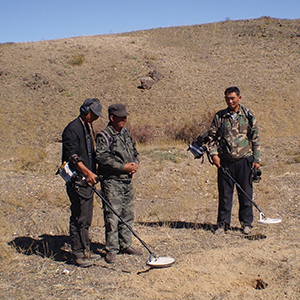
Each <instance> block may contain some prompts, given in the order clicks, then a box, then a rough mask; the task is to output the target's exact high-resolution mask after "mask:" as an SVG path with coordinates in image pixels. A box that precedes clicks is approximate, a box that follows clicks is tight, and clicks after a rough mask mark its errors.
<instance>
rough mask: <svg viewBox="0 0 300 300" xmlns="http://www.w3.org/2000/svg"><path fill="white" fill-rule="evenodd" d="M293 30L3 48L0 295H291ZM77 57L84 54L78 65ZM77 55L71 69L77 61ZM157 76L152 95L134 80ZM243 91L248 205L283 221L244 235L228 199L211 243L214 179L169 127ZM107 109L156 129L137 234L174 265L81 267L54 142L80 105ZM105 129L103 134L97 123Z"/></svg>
mask: <svg viewBox="0 0 300 300" xmlns="http://www.w3.org/2000/svg"><path fill="white" fill-rule="evenodd" d="M299 22H300V20H277V19H272V18H268V17H264V18H260V19H257V20H243V21H226V22H220V23H212V24H205V25H196V26H187V27H178V28H165V29H164V28H160V29H154V30H150V31H141V32H133V33H126V34H122V35H108V36H94V37H78V38H72V39H64V40H55V41H42V42H38V43H24V44H0V62H1V65H0V86H1V91H0V99H1V107H0V141H1V147H0V156H1V165H0V212H1V213H0V237H1V240H0V297H1V299H178V300H181V299H211V300H212V299H214V300H216V299H218V300H220V299H223V300H224V299H299V298H300V289H299V285H300V280H299V273H300V263H299V259H298V252H299V246H300V241H299V236H300V228H299V221H300V220H299V215H300V214H299V213H300V208H299V191H300V181H299V179H300V164H299V162H300V152H299V142H300V140H299V130H300V124H299V122H298V120H299V118H300V111H299V96H300V92H299V83H300V77H299V74H300V73H299V68H300V65H299V55H300V47H299V45H300V23H299ZM78 55H79V56H78ZM81 55H83V57H84V58H85V60H84V62H83V64H79V62H78V61H76V60H75V59H77V58H78V57H82V56H81ZM153 68H155V69H157V70H158V71H160V72H161V73H162V74H163V75H164V77H163V79H161V80H160V81H159V82H157V83H155V84H154V85H153V87H152V88H151V89H150V90H142V89H140V88H138V86H139V78H140V77H141V76H144V75H146V74H147V73H148V72H149V70H151V69H153ZM229 85H237V86H239V87H240V88H241V90H242V104H244V105H245V106H246V107H250V108H252V109H253V110H254V111H255V113H256V116H257V119H258V121H259V128H260V135H261V144H262V160H263V164H262V168H261V169H262V173H263V174H262V180H261V181H260V182H259V183H257V184H255V185H254V189H255V194H254V201H255V202H256V203H257V204H258V205H259V207H260V208H261V209H262V211H263V212H264V213H265V214H266V215H267V217H269V218H281V219H282V222H281V223H279V224H271V225H262V224H259V223H258V222H257V221H258V218H259V214H258V212H257V210H255V209H254V219H255V221H254V224H253V225H254V229H253V232H252V234H251V235H250V236H247V237H245V236H244V235H242V234H241V231H240V224H239V222H238V217H237V209H238V207H237V197H236V195H235V198H234V207H233V212H232V230H231V232H230V233H229V234H227V235H225V236H217V235H215V234H214V229H215V224H216V217H217V205H218V201H217V199H218V194H217V186H216V169H215V167H213V166H210V165H209V163H208V161H207V159H205V162H204V163H203V164H201V161H199V160H194V159H193V157H192V154H191V153H189V152H187V151H186V149H187V145H186V144H184V143H182V142H174V141H173V140H171V141H169V140H164V139H163V137H164V133H165V132H164V128H165V127H167V126H170V127H171V128H174V127H176V126H177V125H178V124H180V122H181V121H182V120H185V121H186V122H187V123H188V122H192V121H191V120H194V119H195V118H201V117H202V115H203V113H204V112H208V113H210V112H213V111H214V112H215V111H217V110H219V109H222V108H224V104H225V103H224V100H223V91H224V89H225V88H226V87H228V86H229ZM91 96H92V97H99V98H100V99H101V103H102V104H103V106H104V109H106V108H107V106H108V105H109V104H111V103H114V102H119V101H122V102H125V103H126V104H127V106H128V109H129V111H130V113H131V115H130V117H129V120H130V121H132V123H133V124H138V125H140V126H141V125H145V124H146V125H151V126H152V127H151V128H152V129H153V131H154V132H155V138H156V139H154V140H153V141H152V143H150V144H147V145H141V144H140V145H138V150H139V152H140V154H141V166H140V169H139V172H138V173H137V174H136V176H135V181H134V187H135V195H136V200H135V207H136V222H135V226H134V230H135V231H136V233H137V234H138V235H139V236H140V237H141V238H142V239H143V240H144V241H145V242H146V243H147V245H148V246H149V247H150V249H151V250H152V251H153V252H154V254H155V255H157V256H170V257H173V258H174V259H175V263H174V264H173V265H172V266H171V267H169V268H163V269H153V268H149V267H148V266H147V265H146V261H147V260H148V258H149V253H148V252H147V250H146V249H145V248H144V247H143V246H142V245H141V244H140V243H139V241H138V240H136V239H135V238H134V247H136V248H139V249H142V250H143V256H141V257H132V256H126V255H118V257H117V262H116V264H113V265H109V264H107V263H106V262H105V260H104V258H103V257H102V258H101V259H100V260H98V261H96V262H95V264H94V266H92V267H91V268H88V269H83V268H79V267H77V266H75V265H74V264H73V262H72V257H71V254H70V246H69V238H68V222H69V203H68V198H67V195H66V193H65V190H64V183H63V180H62V179H61V178H60V177H58V176H55V175H54V173H55V171H56V168H57V166H58V165H59V163H60V149H61V143H60V142H59V140H60V136H61V132H62V130H63V128H64V127H65V126H66V124H67V123H68V122H70V121H71V120H72V119H73V118H75V117H76V116H77V114H78V108H79V106H80V104H81V103H82V102H83V100H84V99H85V98H87V97H91ZM104 124H105V121H103V120H102V123H99V124H97V126H98V127H101V126H103V125H104ZM90 233H91V239H92V248H93V250H94V251H96V252H98V253H100V254H102V255H104V252H103V248H104V228H103V216H102V210H101V205H100V204H99V203H98V202H97V201H96V199H95V205H94V217H93V224H92V227H91V230H90Z"/></svg>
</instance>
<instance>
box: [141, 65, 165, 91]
mask: <svg viewBox="0 0 300 300" xmlns="http://www.w3.org/2000/svg"><path fill="white" fill-rule="evenodd" d="M163 77H164V76H163V75H162V74H161V73H160V72H159V71H157V70H151V71H150V72H149V73H148V74H147V75H146V76H143V77H141V78H140V82H141V85H140V86H139V88H142V89H146V90H149V89H151V87H152V85H153V84H154V83H155V82H157V81H159V80H161V79H162V78H163Z"/></svg>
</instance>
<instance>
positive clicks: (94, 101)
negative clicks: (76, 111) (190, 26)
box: [80, 98, 103, 117]
mask: <svg viewBox="0 0 300 300" xmlns="http://www.w3.org/2000/svg"><path fill="white" fill-rule="evenodd" d="M90 110H91V111H92V112H93V113H94V114H95V115H96V116H98V117H103V115H102V113H101V111H102V105H101V103H100V101H99V99H98V98H87V99H85V100H84V102H83V104H82V105H81V107H80V112H81V113H83V114H84V115H87V114H88V113H89V112H90Z"/></svg>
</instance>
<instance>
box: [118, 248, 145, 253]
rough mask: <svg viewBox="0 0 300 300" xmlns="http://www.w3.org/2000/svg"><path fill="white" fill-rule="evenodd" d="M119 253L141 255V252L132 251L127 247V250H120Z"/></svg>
mask: <svg viewBox="0 0 300 300" xmlns="http://www.w3.org/2000/svg"><path fill="white" fill-rule="evenodd" d="M121 253H124V254H129V255H142V254H143V252H142V251H140V250H137V249H134V248H132V247H129V248H127V249H124V250H121Z"/></svg>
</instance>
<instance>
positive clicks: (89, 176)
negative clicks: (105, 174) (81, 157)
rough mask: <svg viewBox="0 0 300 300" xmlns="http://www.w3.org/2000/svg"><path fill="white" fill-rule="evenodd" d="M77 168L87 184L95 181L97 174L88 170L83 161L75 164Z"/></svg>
mask: <svg viewBox="0 0 300 300" xmlns="http://www.w3.org/2000/svg"><path fill="white" fill-rule="evenodd" d="M77 170H78V171H79V172H80V173H82V174H83V175H84V176H85V180H86V182H87V183H88V185H90V186H92V185H94V184H96V183H97V180H96V178H97V175H96V174H94V173H93V172H92V171H91V170H89V169H88V168H87V167H86V166H85V165H84V164H83V162H81V161H80V162H79V163H78V164H77Z"/></svg>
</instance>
